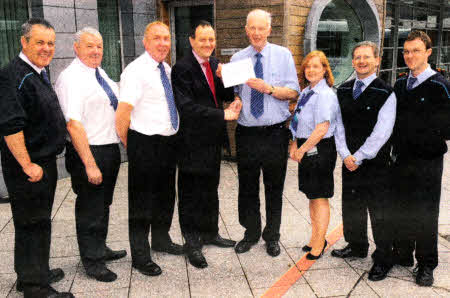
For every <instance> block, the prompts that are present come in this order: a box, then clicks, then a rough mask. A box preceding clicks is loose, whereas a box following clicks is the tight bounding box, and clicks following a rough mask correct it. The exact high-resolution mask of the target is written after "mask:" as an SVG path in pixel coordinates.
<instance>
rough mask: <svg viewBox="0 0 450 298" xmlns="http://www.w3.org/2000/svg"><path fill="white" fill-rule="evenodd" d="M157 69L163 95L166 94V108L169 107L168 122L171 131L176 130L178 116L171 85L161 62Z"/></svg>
mask: <svg viewBox="0 0 450 298" xmlns="http://www.w3.org/2000/svg"><path fill="white" fill-rule="evenodd" d="M158 68H159V71H160V74H161V82H162V85H163V87H164V93H165V94H166V100H167V106H168V107H169V114H170V122H171V123H172V127H173V129H175V130H176V129H177V128H178V115H177V107H176V106H175V100H174V98H173V91H172V85H171V84H170V81H169V78H168V77H167V75H166V70H165V69H164V65H163V64H162V62H160V63H159V64H158Z"/></svg>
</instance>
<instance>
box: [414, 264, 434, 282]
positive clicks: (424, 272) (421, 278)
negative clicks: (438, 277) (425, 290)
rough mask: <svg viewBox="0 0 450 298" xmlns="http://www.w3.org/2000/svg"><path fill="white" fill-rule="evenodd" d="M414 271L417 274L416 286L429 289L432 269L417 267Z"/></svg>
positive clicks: (432, 280)
mask: <svg viewBox="0 0 450 298" xmlns="http://www.w3.org/2000/svg"><path fill="white" fill-rule="evenodd" d="M414 271H415V272H417V276H416V284H418V285H419V286H421V287H431V286H432V285H433V282H434V278H433V269H431V268H430V267H427V266H417V267H416V269H414Z"/></svg>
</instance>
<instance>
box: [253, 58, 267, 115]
mask: <svg viewBox="0 0 450 298" xmlns="http://www.w3.org/2000/svg"><path fill="white" fill-rule="evenodd" d="M255 56H256V63H255V66H254V70H255V75H256V77H257V78H258V79H264V73H263V67H262V63H261V56H262V55H261V53H257V54H256V55H255ZM250 112H251V113H252V115H253V116H254V117H255V118H259V117H260V116H261V115H262V114H263V113H264V94H263V93H261V92H259V91H256V90H255V89H252V92H251V96H250Z"/></svg>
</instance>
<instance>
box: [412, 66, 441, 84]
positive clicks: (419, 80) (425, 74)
mask: <svg viewBox="0 0 450 298" xmlns="http://www.w3.org/2000/svg"><path fill="white" fill-rule="evenodd" d="M435 73H436V72H435V71H434V70H432V69H431V67H430V65H428V67H427V68H426V69H425V70H424V71H422V73H421V74H419V75H418V76H417V77H416V79H417V81H416V82H415V83H414V84H413V86H412V87H413V89H414V88H416V87H417V86H419V85H420V84H422V83H423V82H424V81H426V80H427V79H428V78H429V77H431V76H433V75H434V74H435ZM411 77H413V75H412V73H411V71H410V72H409V75H408V81H407V82H406V86H408V83H409V79H410V78H411Z"/></svg>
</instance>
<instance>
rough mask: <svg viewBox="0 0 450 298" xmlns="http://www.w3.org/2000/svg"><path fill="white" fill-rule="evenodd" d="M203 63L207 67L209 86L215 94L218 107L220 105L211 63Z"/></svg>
mask: <svg viewBox="0 0 450 298" xmlns="http://www.w3.org/2000/svg"><path fill="white" fill-rule="evenodd" d="M202 65H203V66H204V67H206V79H207V81H208V85H209V88H210V89H211V92H212V94H213V95H214V102H215V103H216V107H219V105H218V104H217V98H216V86H214V77H213V74H212V70H211V65H210V64H209V61H206V62H203V63H202Z"/></svg>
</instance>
